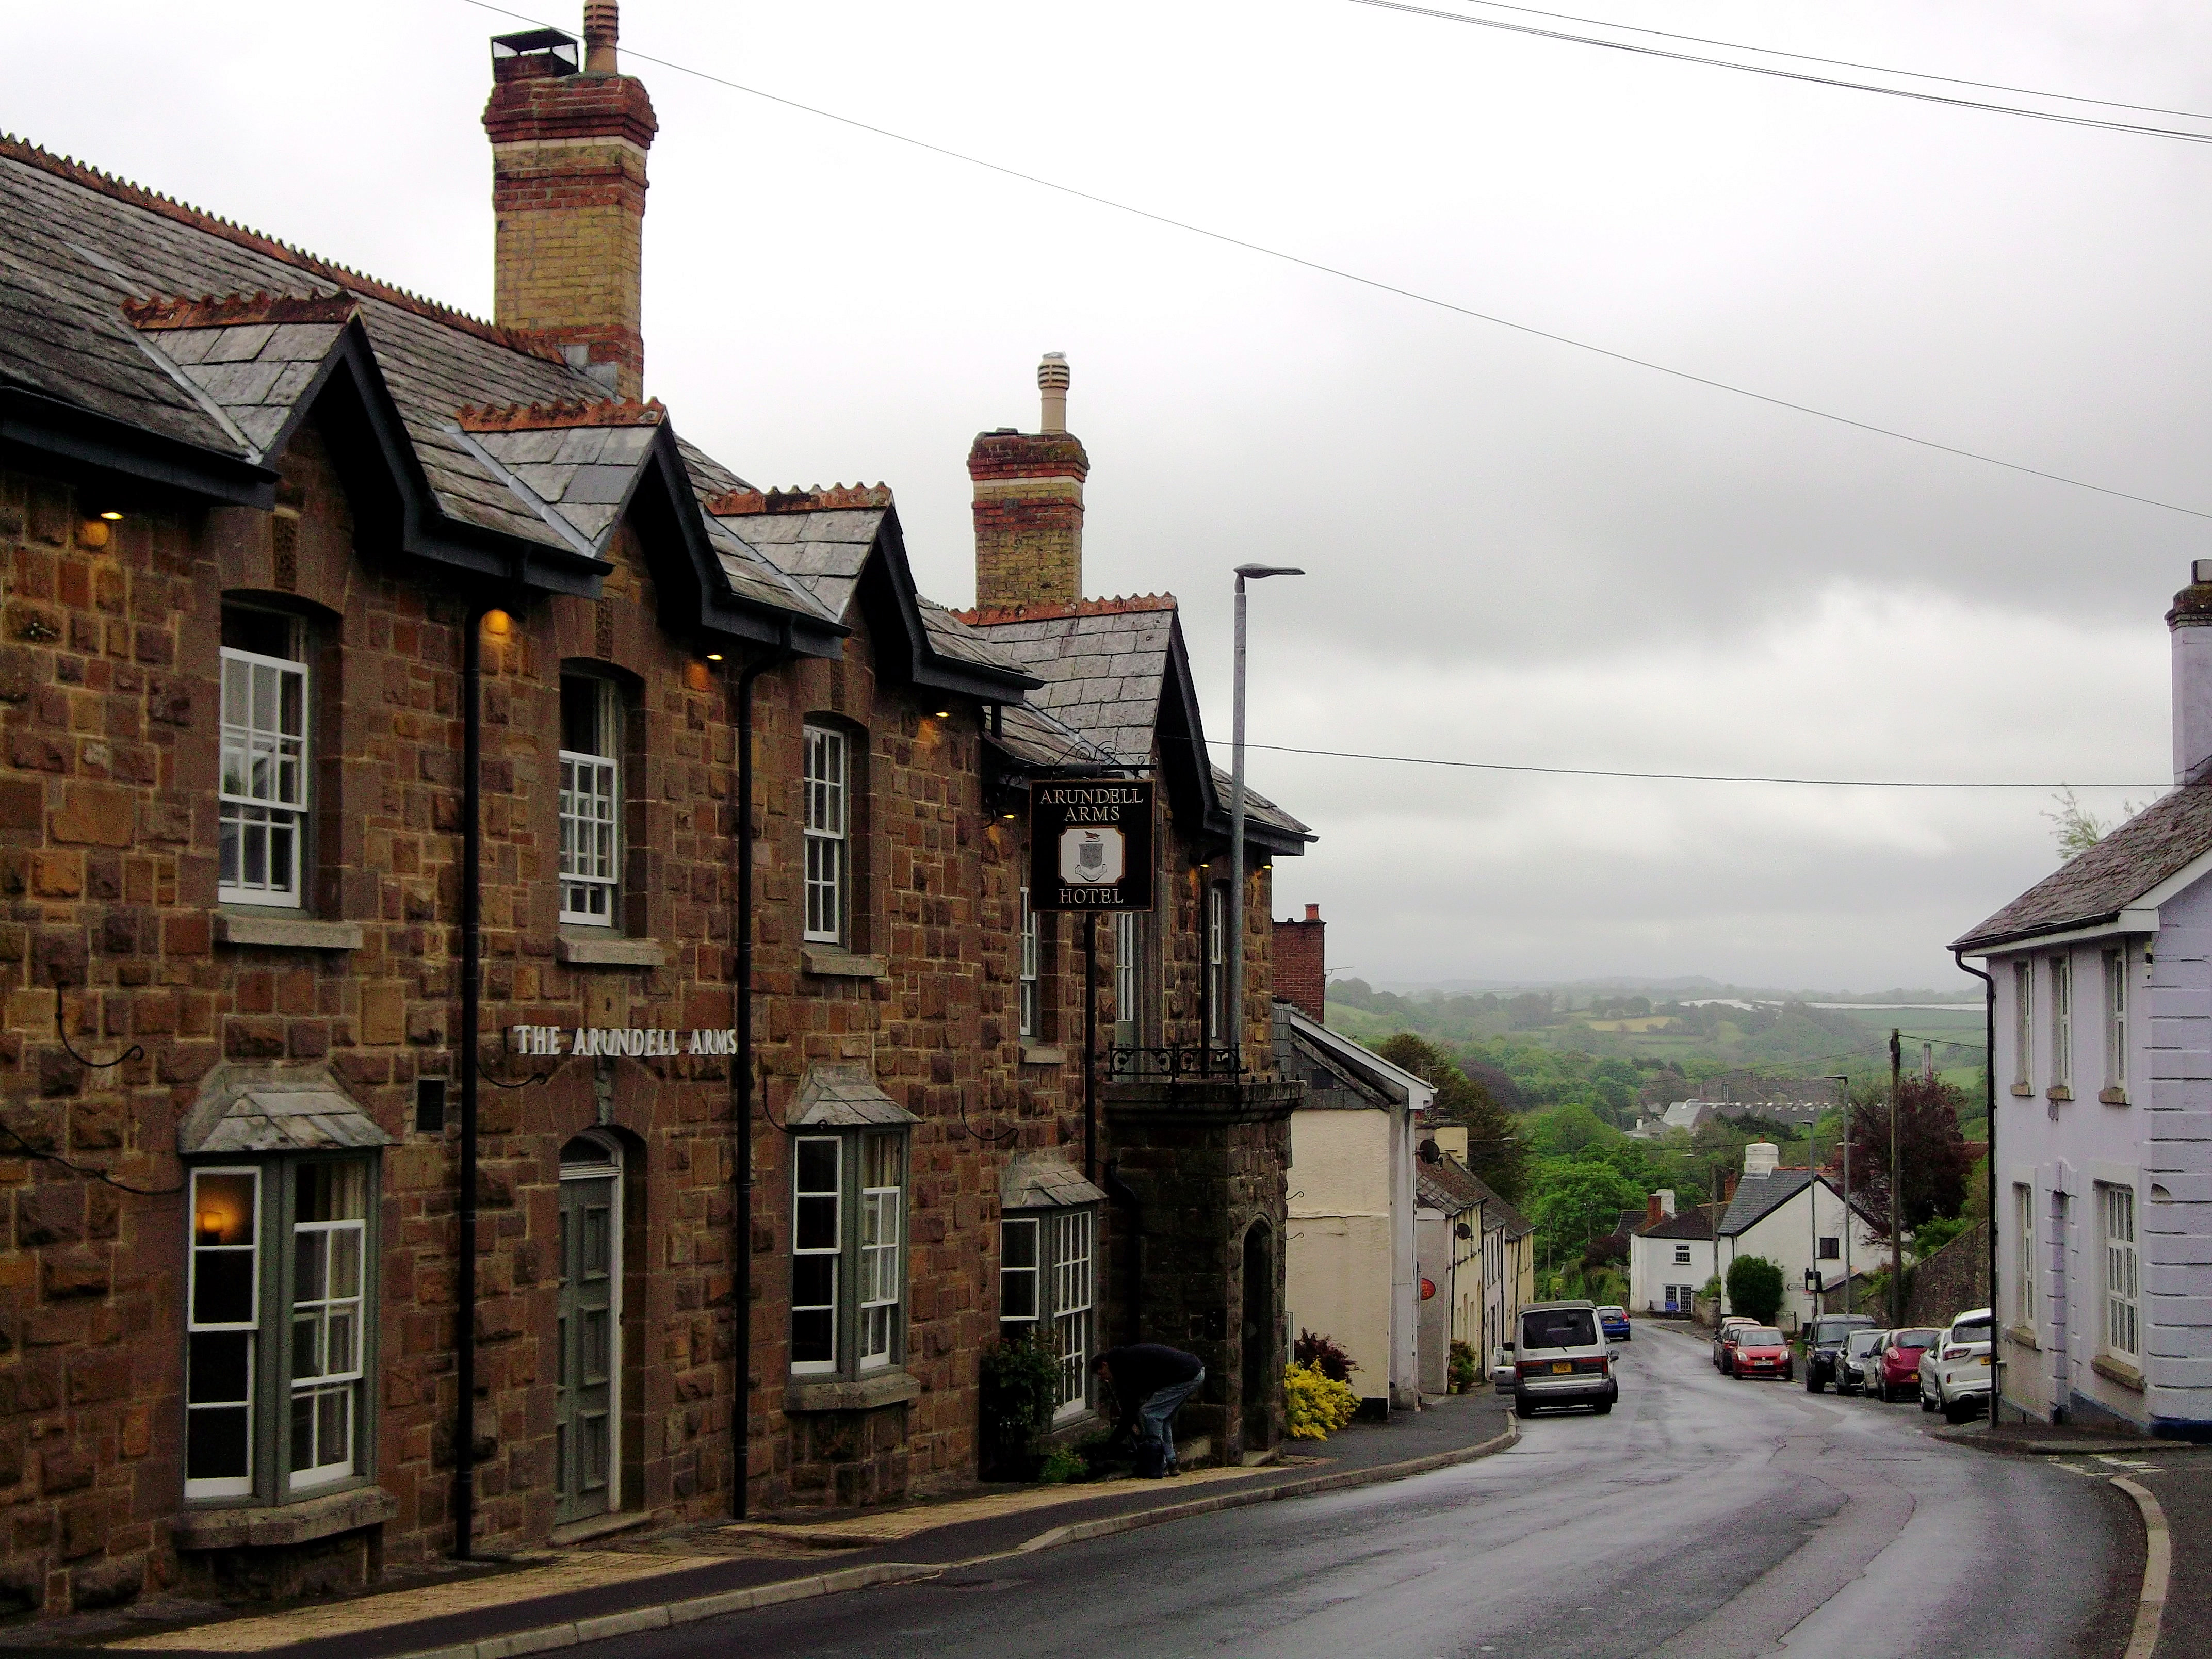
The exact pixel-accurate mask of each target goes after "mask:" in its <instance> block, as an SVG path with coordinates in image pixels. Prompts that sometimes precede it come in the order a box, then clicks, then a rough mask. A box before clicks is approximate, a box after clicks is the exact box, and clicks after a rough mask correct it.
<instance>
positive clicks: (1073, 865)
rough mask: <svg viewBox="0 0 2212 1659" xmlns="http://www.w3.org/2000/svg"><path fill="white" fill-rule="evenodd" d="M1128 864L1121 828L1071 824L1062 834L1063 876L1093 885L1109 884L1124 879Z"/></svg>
mask: <svg viewBox="0 0 2212 1659" xmlns="http://www.w3.org/2000/svg"><path fill="white" fill-rule="evenodd" d="M1123 866H1124V860H1123V856H1122V840H1121V831H1120V830H1119V829H1105V828H1097V827H1093V826H1091V825H1088V824H1071V825H1070V826H1068V828H1066V829H1063V830H1061V831H1060V879H1061V880H1062V881H1072V882H1081V883H1082V884H1085V886H1089V887H1108V886H1111V885H1112V884H1114V883H1115V882H1117V881H1119V880H1121V871H1122V868H1123Z"/></svg>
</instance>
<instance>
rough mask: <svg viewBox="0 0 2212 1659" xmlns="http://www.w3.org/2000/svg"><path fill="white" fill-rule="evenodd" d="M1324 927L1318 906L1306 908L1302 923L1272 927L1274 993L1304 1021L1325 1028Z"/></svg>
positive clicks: (1278, 923) (1326, 1018)
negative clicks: (1273, 938)
mask: <svg viewBox="0 0 2212 1659" xmlns="http://www.w3.org/2000/svg"><path fill="white" fill-rule="evenodd" d="M1327 927H1328V923H1327V922H1325V921H1322V919H1321V906H1319V905H1318V904H1309V905H1308V906H1306V919H1305V920H1304V921H1279V922H1277V923H1276V924H1275V940H1274V944H1275V994H1276V995H1277V996H1279V997H1280V998H1282V1000H1284V1001H1285V1002H1287V1003H1289V1004H1290V1005H1291V1006H1292V1007H1294V1008H1296V1009H1297V1011H1298V1012H1300V1013H1302V1014H1304V1016H1305V1017H1306V1018H1308V1019H1310V1020H1313V1021H1315V1022H1316V1023H1317V1024H1323V1025H1326V1024H1328V1017H1327V1014H1326V1012H1325V1004H1326V1002H1327V1000H1328V966H1327V962H1328V958H1327V956H1326V954H1325V953H1324V951H1323V950H1322V933H1323V931H1324V930H1325V929H1326V928H1327Z"/></svg>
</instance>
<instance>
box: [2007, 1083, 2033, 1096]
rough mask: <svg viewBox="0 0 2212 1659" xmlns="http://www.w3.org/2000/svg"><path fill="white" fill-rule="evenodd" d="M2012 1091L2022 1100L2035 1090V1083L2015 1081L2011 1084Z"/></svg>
mask: <svg viewBox="0 0 2212 1659" xmlns="http://www.w3.org/2000/svg"><path fill="white" fill-rule="evenodd" d="M2012 1091H2013V1093H2015V1094H2016V1095H2018V1096H2019V1097H2021V1099H2022V1100H2026V1099H2027V1097H2029V1096H2030V1095H2033V1093H2034V1092H2035V1085H2033V1083H2015V1084H2014V1085H2012Z"/></svg>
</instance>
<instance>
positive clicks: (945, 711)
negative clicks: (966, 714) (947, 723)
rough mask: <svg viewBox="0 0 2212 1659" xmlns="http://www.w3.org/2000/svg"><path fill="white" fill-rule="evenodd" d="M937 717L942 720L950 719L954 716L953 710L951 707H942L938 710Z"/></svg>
mask: <svg viewBox="0 0 2212 1659" xmlns="http://www.w3.org/2000/svg"><path fill="white" fill-rule="evenodd" d="M937 718H938V719H939V720H951V718H952V711H951V709H950V708H940V709H939V710H938V711H937Z"/></svg>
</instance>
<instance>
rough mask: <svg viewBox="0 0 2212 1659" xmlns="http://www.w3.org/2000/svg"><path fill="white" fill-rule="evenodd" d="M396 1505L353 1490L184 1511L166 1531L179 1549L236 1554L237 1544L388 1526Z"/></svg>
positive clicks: (384, 1495)
mask: <svg viewBox="0 0 2212 1659" xmlns="http://www.w3.org/2000/svg"><path fill="white" fill-rule="evenodd" d="M398 1513H399V1500H398V1498H394V1497H393V1496H392V1494H391V1493H390V1492H386V1491H385V1490H384V1488H383V1487H381V1486H356V1487H355V1488H354V1489H353V1490H352V1491H351V1492H332V1493H331V1494H330V1496H328V1497H327V1498H307V1499H306V1500H305V1501H303V1502H301V1503H297V1504H249V1505H245V1506H242V1507H240V1508H237V1509H223V1510H185V1512H184V1513H183V1514H181V1515H179V1516H178V1517H177V1518H176V1520H175V1521H174V1522H172V1523H171V1526H170V1535H171V1536H172V1537H173V1538H174V1539H175V1540H176V1543H177V1547H178V1548H179V1549H180V1550H224V1549H234V1548H236V1547H238V1546H240V1545H241V1544H257V1545H264V1546H265V1545H270V1544H307V1543H312V1542H313V1541H315V1540H316V1539H318V1538H330V1537H333V1536H335V1535H336V1534H339V1533H342V1532H355V1531H357V1530H359V1529H360V1528H362V1527H374V1526H376V1525H378V1524H380V1522H386V1521H389V1520H391V1519H392V1516H395V1515H397V1514H398Z"/></svg>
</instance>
